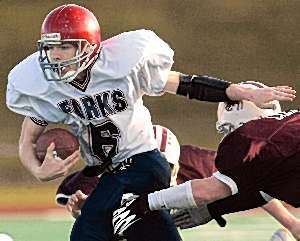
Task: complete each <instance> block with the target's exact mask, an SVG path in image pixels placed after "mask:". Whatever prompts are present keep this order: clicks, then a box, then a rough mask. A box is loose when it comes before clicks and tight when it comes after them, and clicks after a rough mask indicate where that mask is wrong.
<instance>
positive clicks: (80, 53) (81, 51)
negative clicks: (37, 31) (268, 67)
mask: <svg viewBox="0 0 300 241" xmlns="http://www.w3.org/2000/svg"><path fill="white" fill-rule="evenodd" d="M62 42H63V41H56V42H55V41H53V40H51V41H47V40H40V41H38V48H39V51H40V56H39V63H40V66H41V68H42V70H43V73H44V76H45V78H46V79H47V80H48V81H63V82H71V81H72V80H74V79H75V78H76V76H77V75H78V74H79V73H81V72H82V71H83V70H85V69H87V68H88V67H89V66H90V65H91V64H92V63H93V62H94V60H95V58H96V57H97V56H98V54H96V55H95V56H93V57H92V58H91V56H92V54H93V53H94V50H95V49H96V48H97V45H90V44H89V43H88V42H87V41H86V40H85V39H79V40H78V39H74V40H72V39H70V40H68V41H65V42H66V43H68V42H72V43H73V44H74V43H76V45H77V47H76V48H77V51H76V54H75V56H74V57H72V58H70V59H67V60H63V61H59V62H55V61H52V60H51V58H50V56H49V50H47V46H48V45H51V44H61V43H62ZM81 46H84V47H83V48H81ZM99 51H100V48H99ZM70 66H72V69H71V70H69V71H68V72H66V73H64V71H63V70H64V69H65V68H69V67H70Z"/></svg>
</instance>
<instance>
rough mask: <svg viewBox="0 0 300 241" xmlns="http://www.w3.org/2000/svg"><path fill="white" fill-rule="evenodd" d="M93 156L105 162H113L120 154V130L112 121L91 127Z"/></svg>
mask: <svg viewBox="0 0 300 241" xmlns="http://www.w3.org/2000/svg"><path fill="white" fill-rule="evenodd" d="M89 127H90V128H89V130H90V147H91V151H92V154H93V155H94V156H96V157H97V158H98V159H100V160H101V161H103V162H106V161H107V160H111V159H112V158H113V157H114V156H115V155H116V154H117V153H118V146H119V139H120V137H121V136H120V130H119V128H118V127H117V126H115V125H114V123H113V122H111V121H106V122H104V123H101V124H99V125H93V124H90V125H89Z"/></svg>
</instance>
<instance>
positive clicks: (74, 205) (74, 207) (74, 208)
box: [66, 190, 88, 218]
mask: <svg viewBox="0 0 300 241" xmlns="http://www.w3.org/2000/svg"><path fill="white" fill-rule="evenodd" d="M87 197H88V195H85V194H84V193H83V192H82V191H81V190H77V191H76V192H75V193H74V194H72V195H71V197H70V198H69V200H68V202H67V205H66V209H67V210H68V211H69V212H70V213H71V214H72V216H73V217H75V218H76V217H78V215H79V214H80V210H81V208H82V207H83V205H84V203H85V201H86V199H87Z"/></svg>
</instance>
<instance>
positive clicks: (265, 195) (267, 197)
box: [259, 191, 274, 202]
mask: <svg viewBox="0 0 300 241" xmlns="http://www.w3.org/2000/svg"><path fill="white" fill-rule="evenodd" d="M259 193H260V195H261V196H262V197H263V199H265V201H266V202H270V201H271V200H273V199H274V198H273V197H272V196H270V195H269V194H267V193H265V192H263V191H259Z"/></svg>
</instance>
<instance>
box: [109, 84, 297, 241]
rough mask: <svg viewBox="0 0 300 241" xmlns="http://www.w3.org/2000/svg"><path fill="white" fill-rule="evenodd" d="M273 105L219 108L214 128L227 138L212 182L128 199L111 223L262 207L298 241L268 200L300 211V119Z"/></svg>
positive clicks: (291, 222) (291, 221)
mask: <svg viewBox="0 0 300 241" xmlns="http://www.w3.org/2000/svg"><path fill="white" fill-rule="evenodd" d="M246 85H249V83H248V84H246ZM251 85H252V86H255V85H257V83H252V84H251ZM253 88H255V87H253ZM273 104H274V106H275V108H274V109H273V110H269V111H268V112H266V110H261V109H258V108H257V107H256V106H255V105H254V104H253V103H252V102H250V101H241V102H240V103H238V104H234V105H232V104H228V103H220V104H219V108H218V122H217V128H218V129H219V130H220V131H222V132H223V133H225V134H226V135H225V137H224V139H223V140H222V142H221V143H220V145H219V147H218V151H217V155H216V159H215V160H216V161H215V162H216V168H217V169H218V171H217V172H215V173H214V174H213V176H212V177H208V178H204V179H195V180H192V181H188V182H185V183H183V184H181V185H178V186H176V187H172V188H169V189H165V190H161V191H156V192H154V193H151V194H149V195H142V196H140V197H139V198H137V200H134V199H131V200H130V201H129V202H127V203H126V202H125V203H124V204H123V205H122V206H121V208H120V209H119V210H117V211H115V213H114V223H115V224H118V222H119V221H120V219H119V214H120V213H123V214H124V210H126V211H127V214H128V215H127V216H128V217H132V218H133V219H132V220H131V222H132V223H134V222H136V221H138V220H139V219H140V218H141V217H142V216H143V215H146V216H147V214H148V213H149V212H150V211H153V210H159V209H171V208H197V209H198V212H200V211H201V212H202V214H201V215H211V216H212V217H214V216H219V215H222V214H225V213H230V212H237V211H241V210H247V209H251V208H255V207H260V206H264V208H265V209H266V210H267V211H268V212H269V213H271V214H274V210H275V217H276V215H278V216H277V217H276V218H277V219H279V220H280V218H281V223H282V224H283V225H284V226H286V227H287V228H288V229H289V230H290V231H291V232H292V234H293V235H294V236H295V237H296V238H297V239H299V238H300V221H299V220H298V219H296V218H293V217H291V215H290V214H289V213H288V212H287V210H286V209H281V210H279V212H277V213H276V209H277V208H282V205H281V203H279V201H278V200H273V197H274V198H277V199H279V200H283V201H285V202H287V203H289V204H291V205H292V206H295V207H299V206H300V198H299V195H298V193H299V180H300V166H299V162H298V161H297V160H298V158H299V146H300V145H299V144H300V138H299V136H300V132H299V131H300V128H299V127H300V113H299V112H298V111H288V112H280V106H279V104H278V103H276V102H273ZM270 114H271V115H270ZM237 204H238V205H237ZM203 209H204V211H203ZM128 211H130V212H128ZM129 226H130V225H127V227H126V228H128V227H129ZM117 227H118V229H115V230H116V232H123V231H124V229H123V228H122V225H121V226H117ZM126 228H125V229H126Z"/></svg>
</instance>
